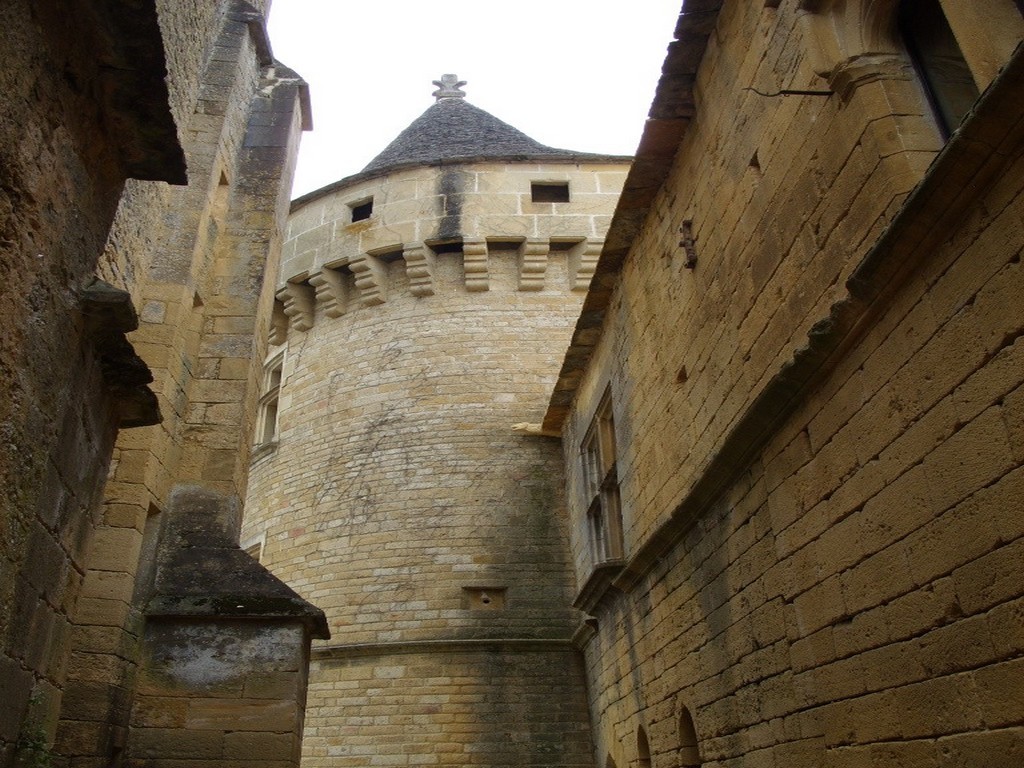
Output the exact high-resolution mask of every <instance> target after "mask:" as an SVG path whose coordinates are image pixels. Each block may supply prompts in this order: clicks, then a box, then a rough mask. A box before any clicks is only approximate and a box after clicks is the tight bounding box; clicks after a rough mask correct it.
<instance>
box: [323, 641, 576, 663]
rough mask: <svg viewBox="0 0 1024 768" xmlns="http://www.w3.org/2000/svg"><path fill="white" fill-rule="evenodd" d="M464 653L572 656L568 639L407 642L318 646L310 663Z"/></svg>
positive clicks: (572, 649)
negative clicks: (375, 657)
mask: <svg viewBox="0 0 1024 768" xmlns="http://www.w3.org/2000/svg"><path fill="white" fill-rule="evenodd" d="M467 651H492V652H493V651H497V652H502V651H510V652H512V651H514V652H515V653H531V652H532V653H551V652H563V653H565V652H571V653H576V647H575V646H574V645H573V641H572V638H568V637H566V638H552V639H547V638H534V637H507V638H482V639H476V638H472V639H460V638H453V639H450V640H448V639H440V640H409V641H407V642H393V643H351V644H339V645H318V646H315V647H314V648H313V650H312V658H313V660H320V659H347V658H352V657H353V656H396V655H399V654H408V653H452V652H457V653H465V652H467Z"/></svg>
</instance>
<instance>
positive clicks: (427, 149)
mask: <svg viewBox="0 0 1024 768" xmlns="http://www.w3.org/2000/svg"><path fill="white" fill-rule="evenodd" d="M434 84H435V85H437V86H439V88H438V90H437V91H435V92H434V96H435V97H436V98H437V103H435V104H434V105H433V106H432V107H430V108H429V109H428V110H427V111H426V112H424V113H423V114H422V115H420V116H419V117H418V118H416V119H415V120H414V121H413V122H412V124H411V125H409V127H408V128H406V129H405V130H404V131H402V132H401V133H400V134H399V135H398V138H396V139H395V140H394V141H392V142H391V143H390V144H388V146H387V147H386V148H385V149H384V151H383V152H381V153H380V154H379V155H377V156H376V157H375V158H373V160H371V161H370V163H369V164H368V165H367V166H366V167H365V168H363V170H362V171H361V172H360V175H362V174H364V173H373V172H377V171H382V170H386V169H389V168H394V167H396V166H404V165H415V164H420V163H436V162H439V161H444V160H454V159H469V158H474V159H477V158H482V159H491V158H493V159H499V158H519V157H522V158H529V159H535V158H536V159H554V158H579V159H603V158H607V157H610V156H609V155H598V154H593V153H588V152H573V151H572V150H568V149H556V148H554V147H548V146H545V145H544V144H541V143H540V142H539V141H535V140H533V139H531V138H530V137H529V136H527V135H526V134H525V133H523V132H522V131H520V130H518V129H516V128H513V127H512V126H511V125H509V124H508V123H505V122H503V121H501V120H499V119H498V118H496V117H495V116H494V115H492V114H490V113H489V112H485V111H484V110H482V109H480V108H479V107H474V106H473V105H472V104H470V103H469V102H467V101H465V100H464V99H463V96H464V95H465V94H464V93H463V92H462V91H461V90H460V89H459V86H461V85H465V83H464V82H462V81H458V80H457V78H456V77H455V75H445V76H444V77H442V78H441V81H435V82H434Z"/></svg>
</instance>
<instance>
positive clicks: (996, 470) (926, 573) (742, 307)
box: [549, 2, 1024, 766]
mask: <svg viewBox="0 0 1024 768" xmlns="http://www.w3.org/2000/svg"><path fill="white" fill-rule="evenodd" d="M864 5H865V6H867V5H868V4H864ZM691 6H693V7H692V8H691ZM775 6H777V7H775ZM860 8H861V4H859V3H850V4H848V8H847V13H846V15H845V16H842V15H838V17H836V18H830V19H827V24H826V23H823V22H822V19H821V18H819V17H818V15H819V14H820V15H823V16H826V17H827V14H828V13H831V12H832V11H831V10H830V6H829V4H827V3H826V4H822V7H821V8H817V9H816V10H815V12H814V13H808V12H807V11H806V10H805V9H803V8H801V7H799V4H797V3H788V2H782V3H779V4H768V6H766V7H762V6H761V4H756V5H755V4H750V3H740V2H725V3H688V4H687V6H686V8H685V10H692V12H693V15H692V16H691V17H690V18H689V19H687V18H686V16H685V14H684V19H683V21H682V22H681V24H680V28H679V36H680V38H681V39H686V40H689V41H690V43H691V45H692V43H693V41H694V39H695V38H700V39H701V40H703V41H706V52H705V53H704V54H703V59H701V58H700V57H699V56H693V55H691V56H689V57H679V58H676V59H673V58H672V56H671V55H670V59H669V62H668V63H667V65H666V68H667V73H668V76H670V77H676V78H677V82H678V81H681V80H683V79H685V78H686V77H689V78H690V82H691V83H692V84H693V85H692V90H691V91H688V92H690V93H695V94H698V95H699V98H698V99H695V100H693V101H691V102H690V103H689V105H688V106H687V105H683V104H677V105H676V106H675V109H676V110H677V111H676V113H675V119H676V120H677V122H679V123H681V125H678V126H676V128H675V129H676V130H678V131H679V132H680V133H681V134H682V143H681V145H680V147H679V152H678V155H676V158H675V161H674V163H673V165H672V166H671V171H670V172H669V174H668V176H667V179H666V180H665V182H664V185H663V186H662V188H661V190H660V192H659V193H658V194H657V196H655V197H653V199H651V200H650V204H649V207H648V208H646V209H645V215H646V217H645V219H643V222H642V228H641V229H640V232H639V235H638V236H637V237H636V239H635V240H631V241H630V242H631V248H630V249H629V250H628V255H627V254H626V253H622V254H617V253H615V252H614V249H612V251H611V252H609V249H606V252H605V254H604V256H602V260H601V262H599V264H598V267H597V273H598V278H597V279H598V280H602V278H605V276H609V282H610V281H611V279H617V280H618V283H617V284H616V286H615V289H614V292H611V291H610V292H609V293H608V294H607V295H606V296H605V297H604V299H606V303H605V305H604V307H603V320H604V325H603V329H602V333H601V337H600V342H599V343H598V344H597V346H596V347H593V346H591V349H590V350H589V351H588V352H587V353H586V359H587V360H588V361H589V362H588V367H587V368H586V371H585V373H583V379H582V381H581V382H580V384H579V385H578V386H576V387H575V388H574V392H575V396H576V399H575V403H574V405H573V409H572V411H571V413H570V416H569V418H568V420H567V421H566V428H565V432H564V443H565V447H564V450H565V459H566V464H567V471H568V474H569V483H568V493H569V496H568V504H569V510H570V517H571V519H572V521H573V533H574V538H573V552H574V559H575V563H576V567H577V579H578V582H579V584H580V585H581V587H582V589H581V593H580V595H579V598H578V599H579V603H580V604H582V605H584V606H585V607H586V609H587V610H588V611H589V612H590V613H591V614H592V615H593V616H594V617H595V618H596V631H595V632H593V633H591V636H590V638H589V640H587V641H586V643H587V644H586V658H587V664H588V684H589V690H590V706H591V714H592V718H593V723H594V728H595V731H596V736H597V744H598V755H599V759H600V760H602V761H604V760H605V759H606V757H607V758H609V759H610V760H611V761H613V762H614V764H616V765H620V766H624V765H637V764H639V765H649V764H653V765H655V766H658V765H666V766H667V765H695V764H698V763H697V762H695V760H696V758H695V756H694V753H693V751H692V747H693V746H694V745H693V742H692V741H691V740H690V732H689V730H688V727H687V725H688V723H689V722H690V718H691V717H692V721H693V723H694V724H695V730H696V737H697V745H696V746H697V747H698V748H699V752H700V759H702V760H703V764H705V765H709V764H714V765H741V764H742V765H754V764H757V765H762V764H764V765H781V764H786V765H806V766H812V765H813V766H820V765H829V766H847V765H851V766H852V765H866V764H886V765H897V764H899V765H904V764H908V765H909V764H914V765H922V766H925V765H927V766H938V765H957V766H966V765H992V766H997V765H998V766H1002V765H1006V766H1010V765H1016V764H1017V763H1018V762H1019V761H1020V757H1021V754H1022V752H1021V751H1022V749H1024V733H1022V732H1021V730H1020V727H1019V725H1020V723H1021V721H1022V715H1024V711H1022V710H1021V707H1020V701H1019V697H1017V696H1016V695H1015V694H1011V693H1009V691H1010V690H1016V688H1017V687H1019V677H1020V674H1021V651H1022V647H1024V646H1022V641H1021V638H1022V637H1024V625H1022V624H1021V621H1020V617H1021V609H1020V605H1019V603H1020V601H1021V596H1022V595H1024V581H1022V579H1021V577H1020V574H1019V573H1018V572H1017V570H1018V569H1015V568H1014V567H1013V566H1012V565H1011V563H1013V562H1014V561H1016V560H1017V559H1018V558H1019V553H1018V550H1019V548H1020V543H1021V535H1022V533H1024V530H1022V529H1021V526H1020V523H1019V519H1020V515H1019V500H1020V498H1021V486H1020V480H1021V464H1022V460H1024V455H1022V453H1021V450H1020V444H1021V425H1022V421H1021V418H1020V414H1019V412H1018V406H1017V404H1016V402H1017V399H1019V392H1020V387H1021V383H1022V379H1024V377H1022V376H1021V370H1022V368H1021V366H1020V365H1019V364H1018V363H1016V362H1015V361H1016V359H1017V357H1018V356H1019V350H1018V347H1019V346H1020V345H1019V343H1017V342H1018V339H1019V337H1020V334H1021V331H1022V327H1021V318H1020V313H1019V312H1017V311H1016V310H1015V309H1014V307H1015V306H1016V305H1017V304H1018V303H1019V302H1018V301H1017V299H1016V298H1015V297H1017V296H1019V295H1020V291H1021V287H1022V286H1021V283H1020V280H1021V274H1020V269H1019V261H1020V256H1021V248H1022V244H1024V227H1022V220H1021V217H1020V213H1019V212H1020V210H1021V202H1022V198H1021V194H1022V187H1021V184H1020V179H1021V178H1022V176H1021V168H1022V166H1021V163H1022V154H1021V152H1022V147H1024V144H1022V141H1021V133H1020V125H1021V122H1020V120H1021V113H1020V106H1019V105H1020V103H1021V102H1020V95H1021V93H1022V91H1021V87H1022V85H1024V81H1022V79H1021V73H1022V71H1024V60H1022V59H1021V58H1020V56H1019V55H1018V56H1017V58H1016V59H1015V60H1013V62H1012V63H1011V64H1010V65H1009V66H1008V68H1007V69H1006V70H1005V71H1003V73H1002V74H1001V75H1000V76H999V77H998V78H997V79H996V81H995V83H994V84H992V85H991V87H990V88H989V91H988V92H987V93H986V94H985V95H984V97H983V99H982V100H981V102H979V104H978V105H977V106H976V108H975V111H974V113H973V114H972V115H970V116H969V117H968V118H967V120H966V122H965V123H964V125H963V126H962V127H961V129H960V131H959V132H958V133H957V134H955V135H954V137H953V138H952V139H951V141H950V142H949V144H948V145H947V146H946V147H945V150H944V151H943V152H942V153H941V155H938V157H937V152H938V150H939V148H940V147H941V146H942V140H941V138H940V136H939V134H938V131H937V129H936V127H935V125H934V123H933V122H932V120H931V117H930V111H929V110H928V107H927V104H926V103H925V102H924V100H923V98H922V96H921V91H920V90H919V89H918V85H917V82H916V79H915V77H916V76H915V74H914V72H913V70H912V69H911V68H910V67H909V62H908V61H907V60H906V59H905V58H903V59H900V56H901V54H900V52H899V50H898V49H897V48H896V47H895V46H896V43H897V42H898V41H893V40H889V41H888V43H886V44H887V45H889V46H890V48H889V49H886V48H885V46H884V45H881V44H879V47H877V48H875V49H873V51H874V53H878V52H883V53H885V52H887V51H891V56H888V57H886V56H876V57H875V58H871V57H867V56H865V55H862V54H863V51H862V50H861V51H859V50H856V49H851V48H849V47H843V46H846V45H847V44H852V43H858V44H864V45H867V46H870V45H871V44H872V42H873V41H872V40H871V35H870V34H869V33H868V32H857V33H856V34H855V33H854V31H851V30H849V29H846V28H844V24H849V23H851V20H855V21H857V22H858V23H861V22H865V17H866V16H867V13H868V12H867V11H866V10H865V11H864V14H865V17H861V16H859V13H860V10H858V9H860ZM875 11H876V12H880V11H879V9H878V8H875ZM1011 19H1012V17H1011ZM867 21H870V19H867ZM951 21H953V20H952V19H951ZM1014 23H1016V24H1017V25H1018V27H1017V28H1019V25H1020V17H1019V13H1018V14H1017V16H1016V22H1014ZM889 28H890V27H888V26H887V25H886V24H882V23H879V24H876V25H875V26H874V27H872V29H874V30H875V31H877V30H883V31H884V30H887V29H889ZM1017 28H1015V27H1013V26H1012V25H1011V26H1010V27H1009V29H1011V30H1013V29H1017ZM823 30H826V31H829V30H830V34H831V33H835V32H836V30H838V35H839V38H840V42H841V43H842V45H838V48H839V49H841V54H842V56H845V57H846V58H842V60H841V61H838V63H836V62H833V63H832V65H830V66H829V67H827V68H826V70H827V71H825V74H826V77H825V78H824V79H823V78H822V77H820V76H819V75H818V74H816V72H815V69H816V68H817V69H818V70H819V71H823V70H822V68H821V67H820V64H821V59H820V58H817V57H820V56H826V58H827V55H828V53H829V51H824V53H823V48H822V47H821V38H820V37H818V35H820V34H822V31H823ZM976 31H977V30H976V29H975V30H972V33H976ZM990 32H991V34H990V37H991V38H992V39H993V40H998V39H999V38H1000V35H1001V34H1002V33H1004V32H1007V30H1006V29H1001V30H999V31H998V32H997V31H995V30H991V31H990ZM1007 34H1009V33H1007ZM1012 34H1014V35H1018V39H1019V34H1018V33H1017V32H1016V31H1014V32H1013V33H1012ZM851 41H852V43H851ZM883 42H884V41H883ZM825 48H828V46H825ZM1010 48H1012V46H1010ZM1005 50H1007V49H1006V47H1005V46H1004V52H1005ZM691 51H692V48H691ZM831 53H833V54H835V50H832V51H831ZM1005 61H1006V57H1005V55H1004V57H1003V59H1002V62H1003V63H1005ZM901 62H902V63H901ZM871 66H875V67H876V68H875V70H873V71H871V69H870V67H871ZM687 67H690V69H689V73H690V74H689V75H687V74H686V72H687V69H686V68H687ZM694 73H695V75H694ZM694 77H695V82H694V79H693V78H694ZM990 79H991V72H989V74H987V75H984V76H982V77H980V80H981V85H982V86H983V87H984V86H985V85H988V81H989V80H990ZM679 92H681V90H680V91H676V92H675V93H679ZM667 94H668V92H667V91H665V92H663V94H662V95H663V98H664V99H669V98H670V95H667ZM661 106H662V107H664V106H665V103H664V101H663V102H662V104H661ZM684 106H685V111H684V109H683V107H684ZM658 107H659V104H658V103H657V102H656V105H655V109H658ZM663 114H664V113H663ZM680 116H682V119H680ZM648 138H650V135H649V136H648ZM642 146H643V145H642ZM993 147H996V148H998V149H995V150H994V151H993V149H992V148H993ZM936 157H937V159H936ZM643 160H644V158H643V154H642V153H641V157H640V158H639V162H638V165H642V163H643ZM967 179H970V180H971V181H970V183H969V184H968V183H966V180H967ZM626 187H627V194H629V189H630V182H629V181H627V185H626ZM911 193H912V194H911ZM617 217H618V214H617ZM690 234H692V239H691V240H690V242H689V243H687V244H684V243H683V242H681V241H683V240H686V239H687V237H688V235H690ZM617 236H618V234H617V230H616V224H615V223H613V226H612V230H611V232H610V233H609V241H612V240H615V239H616V238H617ZM616 242H618V241H617V240H616ZM688 246H690V247H692V249H693V250H692V251H691V252H689V253H688V252H687V251H688ZM694 257H695V262H694ZM617 264H621V272H618V266H617ZM616 273H618V277H617V278H612V277H611V276H612V275H614V274H616ZM604 284H608V283H607V282H606V283H604ZM588 301H589V300H588ZM591 308H594V307H593V306H591ZM586 322H589V323H590V324H591V327H593V325H594V322H595V321H594V320H593V319H592V318H591V319H589V320H586V319H584V320H581V322H580V325H578V329H577V335H576V338H575V340H574V349H579V350H583V349H584V348H585V347H586V345H587V343H588V341H587V339H585V338H584V337H583V335H582V332H583V331H584V330H587V327H586ZM597 322H598V323H599V322H600V320H598V321H597ZM667 342H669V343H667ZM589 344H590V345H593V336H590V337H589ZM571 357H572V356H571V355H570V359H569V360H568V361H567V363H566V367H564V368H563V380H564V381H566V382H569V381H570V377H569V376H568V375H567V374H568V373H569V372H571V371H572V370H573V369H572V360H571ZM576 370H577V373H578V372H579V370H580V369H579V368H576ZM609 388H610V392H611V396H612V399H613V402H614V414H615V429H616V438H617V442H618V452H617V467H616V469H617V478H618V483H619V489H620V491H621V499H622V518H623V529H624V537H623V548H624V553H625V556H624V558H623V560H622V561H621V562H615V563H609V564H608V565H609V567H608V568H604V569H601V568H595V565H597V564H599V563H595V561H594V557H593V554H592V548H591V543H590V541H589V537H590V533H589V532H588V529H587V520H586V512H587V510H586V504H587V503H588V501H589V499H588V497H587V495H586V493H585V492H584V481H583V473H582V471H581V466H580V461H579V450H580V445H581V444H582V442H583V440H584V438H585V435H586V432H587V430H588V428H589V426H590V424H591V423H592V420H593V417H594V414H595V412H596V411H597V409H598V405H599V400H600V398H601V397H602V395H603V393H604V392H605V391H606V390H607V389H609ZM558 402H559V401H558V398H557V397H556V401H555V402H554V404H553V410H552V413H549V417H550V416H552V415H553V416H555V417H556V420H557V417H558V409H559V407H560V406H558ZM549 423H550V422H549ZM609 568H610V569H611V574H610V575H609ZM647 748H649V751H650V755H649V760H650V762H649V763H645V762H644V760H645V759H648V758H647V756H646V751H647ZM637 761H639V762H637ZM609 764H611V763H609Z"/></svg>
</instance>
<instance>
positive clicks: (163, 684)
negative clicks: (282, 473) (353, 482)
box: [0, 0, 326, 765]
mask: <svg viewBox="0 0 1024 768" xmlns="http://www.w3.org/2000/svg"><path fill="white" fill-rule="evenodd" d="M261 10H262V9H261V8H260V7H257V6H254V5H250V4H248V3H245V2H218V3H209V2H175V3H165V2H157V3H151V2H143V3H121V2H118V1H117V0H110V1H109V2H106V1H104V2H90V1H86V0H83V1H82V2H74V3H70V4H68V3H65V4H54V3H49V2H34V3H21V2H14V3H7V4H5V5H4V8H3V9H2V10H0V29H2V30H3V37H4V45H5V63H4V66H3V67H2V68H0V80H2V83H3V85H4V91H3V93H4V97H3V98H4V109H3V110H2V115H3V116H2V117H0V153H2V155H0V167H2V169H3V170H2V171H0V173H2V174H3V179H2V199H3V201H4V202H3V203H2V207H0V217H2V221H3V222H4V223H3V224H2V225H0V226H2V231H3V232H4V235H3V244H2V245H3V249H4V254H3V264H4V270H5V279H4V284H3V288H2V291H3V293H2V304H3V307H4V309H3V311H4V313H5V329H6V330H5V334H4V337H3V340H2V341H0V347H2V350H0V361H2V363H0V365H2V371H3V374H2V375H3V381H4V387H5V396H4V398H2V400H0V423H2V430H3V434H4V447H3V452H2V454H0V471H2V472H3V473H4V480H5V488H6V489H7V490H6V492H5V494H4V499H3V502H2V503H3V507H2V515H0V524H2V526H3V542H4V543H3V556H2V558H0V562H2V566H0V567H2V568H3V575H2V577H0V616H2V621H0V625H2V628H3V648H2V649H0V650H2V653H0V691H2V692H3V697H4V708H3V716H2V719H0V748H2V761H3V764H4V765H8V764H13V763H15V762H19V763H24V764H44V763H45V764H61V765H70V764H75V765H110V764H118V763H120V762H122V761H124V760H126V759H127V760H128V761H131V763H132V764H136V765H143V764H149V763H150V762H152V761H162V760H167V759H181V760H187V761H192V763H191V764H197V763H198V762H208V761H212V762H218V761H222V760H228V761H238V760H246V761H250V763H251V764H266V765H289V764H294V763H295V762H296V761H297V757H298V746H299V737H300V733H301V717H302V706H303V702H304V690H305V674H306V662H307V658H306V654H307V652H308V644H309V639H310V635H311V634H320V635H323V634H324V633H325V632H326V628H325V627H324V625H323V623H322V614H318V612H317V611H316V610H315V609H312V607H311V606H309V605H308V604H306V603H304V602H303V601H302V600H301V599H299V598H298V596H297V595H295V593H293V592H292V591H291V590H289V589H287V588H286V587H284V585H283V584H281V583H280V582H279V581H277V580H276V579H274V578H273V577H271V576H270V575H269V574H268V573H266V571H265V570H263V569H261V568H260V567H259V566H258V565H256V564H255V563H253V561H252V560H251V559H249V558H248V557H247V556H246V555H245V554H244V553H243V552H242V551H241V550H240V549H238V547H237V524H238V519H239V507H240V499H241V494H242V491H243V489H244V487H245V480H246V472H247V468H248V456H247V448H248V445H249V443H248V437H247V435H248V425H249V424H251V420H252V418H253V416H254V413H255V407H256V391H255V389H254V388H253V387H252V386H250V383H251V382H254V381H255V378H256V376H257V374H258V372H259V365H258V364H254V363H253V362H252V361H253V360H254V359H256V360H260V359H261V358H262V351H261V348H260V343H259V342H258V341H257V340H256V339H255V334H254V329H255V328H257V327H259V326H261V325H262V324H263V322H264V318H269V316H270V312H271V308H272V301H273V296H272V291H273V286H272V285H266V286H265V287H264V281H263V279H262V278H263V271H264V264H265V263H266V262H267V260H268V259H271V260H273V259H276V257H277V256H276V252H277V249H278V248H279V243H280V234H281V227H282V221H283V217H284V214H285V212H286V209H287V189H288V186H289V183H290V178H291V172H292V167H293V163H294V158H295V150H296V148H297V141H298V135H299V133H300V131H301V128H302V127H303V125H305V126H306V127H308V114H309V112H308V99H307V96H306V94H305V86H304V84H303V83H302V81H301V80H300V79H299V78H298V77H297V76H296V75H295V73H293V72H291V71H290V70H288V69H287V68H285V67H282V66H281V65H280V64H279V63H277V62H275V61H274V60H273V58H272V55H271V53H270V48H269V43H268V42H267V40H266V33H265V30H264V26H263V17H262V13H261ZM161 182H170V183H171V184H173V185H176V186H168V185H167V184H164V183H161ZM125 334H128V337H127V338H126V335H125ZM129 342H131V343H129ZM133 347H134V349H133ZM147 385H149V386H148V387H147ZM158 422H159V424H158ZM144 425H153V426H144ZM129 427H133V428H135V429H132V430H129V431H125V432H122V433H121V434H120V435H118V429H119V428H120V429H122V430H125V429H127V428H129ZM115 437H117V438H118V439H117V444H116V448H115V447H114V439H115ZM112 451H113V462H111V456H112ZM108 466H109V467H110V472H109V477H108V471H107V470H108ZM200 574H203V575H204V576H205V578H201V579H199V578H196V577H198V576H199V575H200ZM233 643H234V644H235V647H236V648H238V649H243V650H241V651H237V652H230V651H228V652H226V653H225V649H230V648H231V647H232V644H233ZM218 649H220V650H218ZM244 649H248V650H244ZM260 649H262V650H260ZM260 653H264V656H260ZM203 659H206V662H204V663H205V666H204V665H203V664H200V665H199V667H197V666H196V664H197V663H198V662H199V661H201V660H203ZM182 664H184V665H185V672H182V668H181V665H182ZM175 665H178V666H175ZM211 665H212V667H211ZM211 668H216V670H218V671H217V673H216V674H212V676H211V675H210V674H206V673H200V674H197V669H198V670H200V671H202V670H206V672H209V670H210V669H211ZM140 670H141V673H140ZM189 670H191V671H189ZM240 681H246V685H245V686H244V688H243V687H242V686H241V683H240ZM200 694H201V695H200ZM211 697H213V698H211Z"/></svg>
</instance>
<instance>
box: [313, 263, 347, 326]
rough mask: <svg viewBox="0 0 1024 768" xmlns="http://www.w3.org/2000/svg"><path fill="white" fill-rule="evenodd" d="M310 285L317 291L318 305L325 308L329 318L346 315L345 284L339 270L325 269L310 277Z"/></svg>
mask: <svg viewBox="0 0 1024 768" xmlns="http://www.w3.org/2000/svg"><path fill="white" fill-rule="evenodd" d="M309 284H310V285H311V286H313V288H314V290H315V291H316V303H317V304H319V305H320V306H321V307H323V310H324V314H325V315H327V317H341V316H342V315H343V314H345V307H346V301H345V284H344V282H343V281H342V278H341V275H340V274H339V273H338V272H337V270H334V269H331V268H330V267H324V268H323V269H321V270H320V271H319V272H317V273H315V274H313V275H310V278H309Z"/></svg>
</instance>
